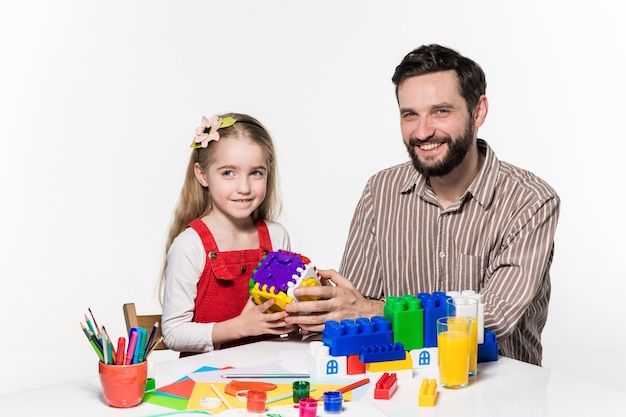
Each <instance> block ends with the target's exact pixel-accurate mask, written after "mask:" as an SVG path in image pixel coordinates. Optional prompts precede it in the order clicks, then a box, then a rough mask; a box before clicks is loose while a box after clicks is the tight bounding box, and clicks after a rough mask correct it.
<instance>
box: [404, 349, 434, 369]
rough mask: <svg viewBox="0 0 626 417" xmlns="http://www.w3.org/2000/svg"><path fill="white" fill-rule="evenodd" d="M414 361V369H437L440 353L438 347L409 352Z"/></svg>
mask: <svg viewBox="0 0 626 417" xmlns="http://www.w3.org/2000/svg"><path fill="white" fill-rule="evenodd" d="M409 354H410V355H411V359H412V360H413V369H420V368H436V367H437V366H439V351H438V350H437V348H436V347H428V348H427V347H425V348H423V349H415V350H412V351H410V352H409Z"/></svg>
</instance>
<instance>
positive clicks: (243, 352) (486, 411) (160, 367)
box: [0, 340, 626, 417]
mask: <svg viewBox="0 0 626 417" xmlns="http://www.w3.org/2000/svg"><path fill="white" fill-rule="evenodd" d="M308 345H309V343H308V342H302V341H293V340H274V341H267V342H260V343H255V344H251V345H245V346H239V347H235V348H231V349H226V350H221V351H216V352H210V353H205V354H202V355H197V356H191V357H187V358H184V359H175V360H170V361H166V362H161V363H157V364H156V365H155V366H154V369H153V371H154V377H155V379H156V383H157V387H160V386H164V385H167V384H169V383H171V382H174V381H176V380H178V379H179V378H181V377H182V376H185V375H188V374H189V373H191V372H193V371H195V370H196V369H198V368H199V367H201V366H214V367H223V366H235V367H246V366H255V365H259V364H262V363H275V362H279V361H282V360H283V358H284V357H286V356H288V357H291V358H301V362H300V363H301V364H306V354H307V353H306V352H307V349H308ZM303 366H306V365H303ZM301 370H302V368H301V369H299V370H297V371H301ZM478 372H479V374H478V379H477V380H476V382H474V383H473V384H472V385H470V386H469V387H468V388H467V389H464V390H458V391H450V390H446V389H443V388H441V387H439V388H438V399H437V404H436V406H435V407H418V406H417V399H418V391H419V386H420V384H421V382H422V379H423V378H425V377H428V378H437V375H436V370H423V371H416V376H415V377H414V378H413V379H412V380H401V381H399V388H398V391H397V392H396V393H395V395H394V396H393V397H392V398H391V400H374V399H373V390H374V384H375V382H376V380H372V382H371V383H370V384H369V390H368V391H367V392H366V393H365V394H364V395H363V396H362V397H361V398H360V399H359V400H358V401H354V402H346V403H345V409H344V412H343V413H341V414H334V416H341V417H351V416H359V417H376V416H385V415H388V416H394V417H395V416H398V417H402V416H412V417H414V416H446V417H451V416H463V417H469V416H481V417H484V416H507V417H515V416H532V417H538V416H550V417H551V416H554V417H562V416H589V417H595V416H605V415H606V416H608V415H621V414H620V413H623V410H624V405H625V404H626V395H625V394H624V393H623V392H621V391H618V390H612V389H609V388H606V387H604V386H601V385H598V384H594V383H591V382H587V381H584V380H581V379H576V378H573V377H570V376H566V375H564V374H561V373H558V372H554V371H550V370H548V369H545V368H541V367H538V366H534V365H529V364H527V363H524V362H519V361H516V360H512V359H509V358H504V357H500V359H499V360H498V361H497V362H487V363H481V364H479V367H478ZM96 373H97V366H96V364H94V376H93V377H91V378H87V379H82V380H77V381H73V382H68V383H63V384H58V385H52V386H49V387H44V388H39V389H35V390H29V391H24V392H18V393H13V394H8V395H3V396H0V416H6V417H16V416H29V417H32V416H64V417H73V416H76V417H78V416H80V417H84V416H98V417H107V416H118V417H123V416H142V417H147V416H157V415H163V416H165V415H171V416H185V415H194V414H184V413H180V414H178V413H176V414H170V413H174V412H175V410H172V409H169V408H165V407H161V406H157V405H154V404H149V403H142V404H140V405H139V406H137V407H133V408H128V409H116V408H112V407H109V406H107V405H106V403H105V402H104V399H103V397H102V393H101V388H100V382H99V379H98V376H97V374H96ZM360 378H362V376H355V379H360ZM322 408H323V407H322ZM320 410H322V409H321V408H320ZM616 412H617V414H615V413H616ZM268 413H275V414H280V415H283V416H285V417H289V416H298V412H297V410H295V409H293V408H280V409H278V408H277V409H274V410H273V409H271V408H270V409H268ZM195 415H200V414H195ZM219 415H220V416H223V417H230V416H262V415H263V414H253V413H248V412H247V411H246V410H245V409H243V410H242V409H233V410H229V411H227V412H224V413H221V414H219ZM324 415H325V414H324V413H323V412H322V411H319V412H318V416H324Z"/></svg>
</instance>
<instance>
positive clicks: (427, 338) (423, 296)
mask: <svg viewBox="0 0 626 417" xmlns="http://www.w3.org/2000/svg"><path fill="white" fill-rule="evenodd" d="M417 298H419V299H420V300H421V301H422V308H423V309H424V347H436V346H437V319H438V318H440V317H444V316H445V315H446V299H447V298H449V297H448V296H447V295H446V294H445V293H444V292H440V291H436V292H434V293H432V294H429V293H425V292H421V293H419V294H417ZM409 350H410V349H409Z"/></svg>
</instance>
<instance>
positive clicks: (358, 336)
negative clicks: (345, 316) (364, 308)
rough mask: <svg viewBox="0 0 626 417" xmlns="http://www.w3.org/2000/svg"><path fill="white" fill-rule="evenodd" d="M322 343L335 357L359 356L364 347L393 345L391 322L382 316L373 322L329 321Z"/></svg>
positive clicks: (360, 319)
mask: <svg viewBox="0 0 626 417" xmlns="http://www.w3.org/2000/svg"><path fill="white" fill-rule="evenodd" d="M322 342H324V344H325V345H327V346H328V347H329V349H330V354H331V355H333V356H350V355H359V354H361V348H362V347H363V346H370V345H386V344H387V345H390V344H393V332H392V331H391V322H389V320H385V318H384V317H381V316H374V317H372V318H371V320H370V319H367V318H358V319H356V320H342V321H341V322H337V321H335V320H329V321H327V322H326V323H325V325H324V331H323V332H322Z"/></svg>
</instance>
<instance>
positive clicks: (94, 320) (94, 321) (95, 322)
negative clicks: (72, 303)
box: [87, 307, 100, 335]
mask: <svg viewBox="0 0 626 417" xmlns="http://www.w3.org/2000/svg"><path fill="white" fill-rule="evenodd" d="M87 310H89V314H90V315H91V318H92V319H93V325H94V326H96V329H98V335H100V327H98V322H97V321H96V318H95V317H94V316H93V313H92V312H91V309H90V308H89V307H87Z"/></svg>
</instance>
